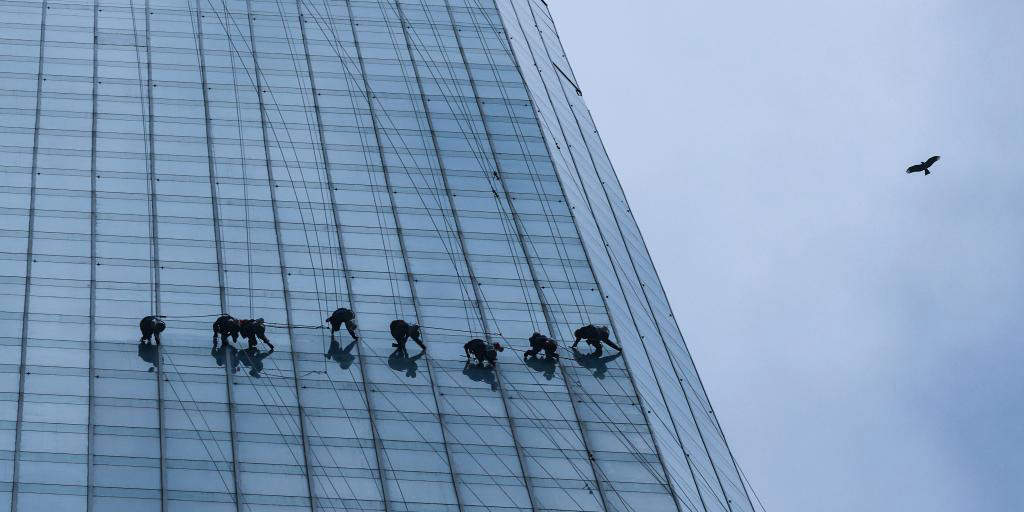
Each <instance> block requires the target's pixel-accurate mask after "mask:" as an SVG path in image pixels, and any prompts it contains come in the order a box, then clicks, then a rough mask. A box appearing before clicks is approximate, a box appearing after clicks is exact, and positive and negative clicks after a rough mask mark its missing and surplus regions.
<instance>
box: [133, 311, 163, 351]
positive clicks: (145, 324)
mask: <svg viewBox="0 0 1024 512" xmlns="http://www.w3.org/2000/svg"><path fill="white" fill-rule="evenodd" d="M166 328H167V324H165V323H164V321H163V320H161V319H160V317H158V316H147V317H146V318H143V319H142V320H141V321H140V322H139V330H140V331H142V337H141V338H139V343H149V342H150V340H152V339H156V344H157V345H159V344H160V333H162V332H164V329H166Z"/></svg>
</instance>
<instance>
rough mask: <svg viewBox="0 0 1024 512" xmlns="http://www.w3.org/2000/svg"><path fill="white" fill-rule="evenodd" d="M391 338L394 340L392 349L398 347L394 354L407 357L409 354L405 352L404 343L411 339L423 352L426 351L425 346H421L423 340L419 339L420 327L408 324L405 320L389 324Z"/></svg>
mask: <svg viewBox="0 0 1024 512" xmlns="http://www.w3.org/2000/svg"><path fill="white" fill-rule="evenodd" d="M391 337H393V338H395V343H394V344H392V345H391V346H392V347H398V348H397V349H396V350H395V352H398V353H399V354H404V355H409V352H407V351H406V350H405V343H406V342H407V341H409V338H412V340H413V341H415V342H416V344H417V345H419V346H420V348H421V349H423V350H424V351H426V350H427V346H426V345H424V344H423V340H422V339H420V326H419V325H416V324H411V325H410V324H409V322H406V321H405V320H395V321H393V322H391Z"/></svg>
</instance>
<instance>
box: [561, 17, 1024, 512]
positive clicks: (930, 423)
mask: <svg viewBox="0 0 1024 512" xmlns="http://www.w3.org/2000/svg"><path fill="white" fill-rule="evenodd" d="M548 4H549V5H551V10H552V12H553V14H554V16H555V21H556V23H557V25H558V27H559V31H560V35H561V38H562V42H563V44H564V45H565V46H566V49H567V51H568V55H569V59H570V61H571V62H572V64H573V68H574V71H575V73H576V75H577V77H578V80H579V82H580V86H581V88H582V89H583V92H584V96H585V98H586V101H587V104H588V105H589V107H590V109H591V111H592V112H593V115H594V117H595V119H596V120H597V123H598V128H599V129H600V131H601V134H602V136H603V138H604V141H605V144H606V145H607V147H608V150H609V153H610V154H611V158H612V161H613V162H614V163H615V165H616V169H617V171H618V174H619V177H620V179H621V180H622V182H623V185H624V187H625V188H626V192H627V194H628V197H629V200H630V203H631V205H632V209H633V211H634V212H635V215H636V216H637V220H638V221H639V223H640V227H641V229H643V231H644V235H645V238H646V241H647V245H648V247H650V250H651V252H652V254H653V257H654V260H655V263H656V264H657V266H658V270H659V273H660V275H661V278H662V280H663V281H664V284H665V288H666V289H667V290H668V293H669V295H670V299H671V301H672V305H673V308H674V309H675V312H676V316H677V318H678V319H679V321H680V324H681V326H682V329H683V334H684V335H686V337H687V341H688V343H689V345H690V348H691V350H692V351H693V353H694V357H695V359H696V362H697V366H698V369H699V370H700V371H701V375H702V377H703V379H704V383H705V385H706V386H707V389H708V393H709V394H710V396H711V400H712V403H713V404H714V405H715V409H716V412H717V413H718V416H719V418H720V419H721V421H722V423H723V427H724V429H725V432H726V434H727V436H728V440H729V442H730V444H731V447H732V450H733V452H734V454H735V456H736V458H737V459H738V460H739V462H740V464H741V466H742V467H743V468H744V470H745V471H746V473H747V476H748V477H750V479H751V481H752V482H753V485H754V488H755V489H756V490H757V492H758V494H759V495H760V496H761V498H762V499H763V501H764V503H765V507H766V509H767V510H768V511H769V512H783V511H785V512H801V511H813V512H821V511H857V512H865V511H872V512H876V511H900V512H905V511H929V512H946V511H956V512H962V511H968V510H970V511H975V510H977V511H999V512H1003V511H1017V510H1024V371H1022V368H1024V346H1022V345H1024V335H1022V334H1021V333H1022V327H1024V325H1022V324H1024V319H1022V316H1024V314H1022V312H1024V175H1022V173H1021V170H1022V164H1021V163H1020V162H1021V159H1022V158H1024V154H1022V148H1024V144H1022V143H1024V55H1022V53H1024V28H1022V27H1024V2H1022V1H1020V0H984V1H968V0H962V1H954V0H933V1H924V0H919V1H911V0H848V1H839V0H836V1H821V0H773V1H767V2H765V1H742V2H735V1H734V2H708V1H700V2H698V1H695V0H644V1H638V2H610V1H594V0H548ZM933 154H938V155H942V160H941V161H940V162H939V163H938V164H937V165H936V166H935V167H934V172H933V173H932V174H931V175H930V176H927V177H926V176H924V175H923V174H913V175H907V174H904V172H903V171H904V169H905V168H906V167H907V166H908V165H910V164H913V163H916V162H918V161H920V160H923V159H925V158H927V157H929V156H931V155H933ZM652 184H656V186H651V185H652Z"/></svg>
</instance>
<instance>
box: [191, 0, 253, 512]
mask: <svg viewBox="0 0 1024 512" xmlns="http://www.w3.org/2000/svg"><path fill="white" fill-rule="evenodd" d="M191 3H192V0H188V4H189V10H191ZM195 21H196V52H197V53H198V55H197V57H198V61H199V78H200V86H201V87H202V90H203V116H204V121H203V123H204V126H205V127H206V137H205V139H206V155H207V163H208V166H209V167H208V169H209V176H210V203H211V204H210V206H211V210H212V212H213V218H212V219H211V220H212V222H213V243H214V252H215V253H216V255H217V286H218V293H219V295H220V307H221V311H222V312H224V311H226V310H227V305H228V303H227V286H226V284H225V272H226V269H225V265H224V245H223V240H222V237H221V223H220V222H221V221H220V204H219V197H218V194H217V181H216V180H217V169H216V160H215V159H214V158H215V156H216V153H215V151H214V146H213V140H212V136H211V133H212V128H213V118H212V117H211V113H210V92H209V89H208V87H209V80H208V79H207V75H206V47H205V44H204V41H203V40H204V35H205V34H204V33H203V0H197V1H196V9H195ZM243 186H244V185H243ZM245 207H246V208H248V205H245ZM216 339H217V338H216V334H214V343H216ZM224 356H225V363H224V387H225V397H226V398H227V412H228V429H229V430H230V432H229V433H228V436H229V438H230V440H231V442H230V445H231V475H232V481H233V482H234V484H233V485H234V487H235V489H234V491H235V492H234V493H232V494H233V495H234V500H235V512H243V510H242V485H241V484H242V477H241V472H240V470H239V467H238V435H237V429H236V427H235V406H234V403H235V400H234V386H233V382H234V375H233V371H232V370H233V369H234V367H235V362H234V357H235V355H234V354H233V353H232V352H231V351H230V350H228V349H227V348H225V349H224ZM204 443H205V441H204ZM211 462H213V461H211ZM214 467H215V468H216V471H217V472H218V473H220V471H221V470H220V468H217V467H216V463H214Z"/></svg>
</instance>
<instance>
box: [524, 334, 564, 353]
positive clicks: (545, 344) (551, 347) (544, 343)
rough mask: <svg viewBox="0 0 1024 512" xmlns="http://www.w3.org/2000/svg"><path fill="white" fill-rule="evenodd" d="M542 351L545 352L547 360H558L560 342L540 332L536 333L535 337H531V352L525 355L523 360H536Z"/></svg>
mask: <svg viewBox="0 0 1024 512" xmlns="http://www.w3.org/2000/svg"><path fill="white" fill-rule="evenodd" d="M541 350H543V351H544V357H545V358H547V359H558V342H556V341H555V340H553V339H551V338H548V337H547V336H544V335H543V334H541V333H539V332H535V333H533V336H530V350H527V351H526V353H525V354H523V359H529V358H531V357H533V358H536V357H537V354H540V351H541Z"/></svg>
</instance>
